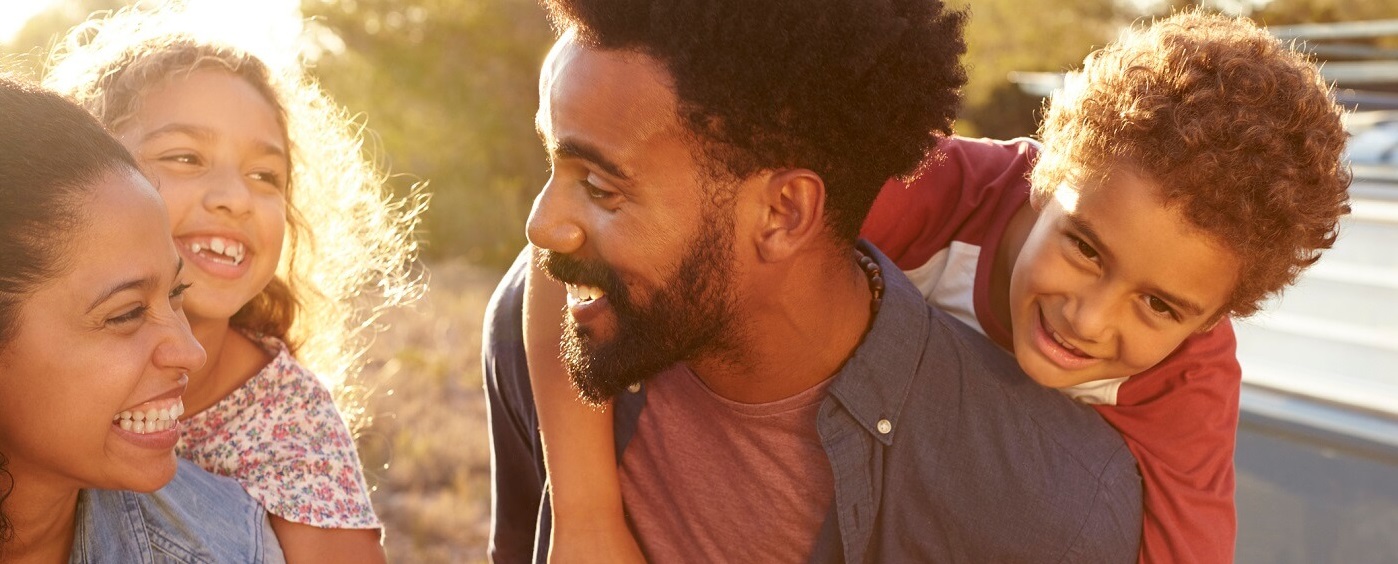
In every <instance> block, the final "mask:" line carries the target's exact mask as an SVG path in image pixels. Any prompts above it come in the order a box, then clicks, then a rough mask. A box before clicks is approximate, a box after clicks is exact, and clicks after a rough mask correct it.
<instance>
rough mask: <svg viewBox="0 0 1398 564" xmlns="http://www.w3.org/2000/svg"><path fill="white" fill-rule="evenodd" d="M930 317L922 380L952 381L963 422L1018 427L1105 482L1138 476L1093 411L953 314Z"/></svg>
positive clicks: (1117, 438)
mask: <svg viewBox="0 0 1398 564" xmlns="http://www.w3.org/2000/svg"><path fill="white" fill-rule="evenodd" d="M927 315H928V318H929V321H930V323H929V326H930V330H929V332H928V337H927V341H928V342H927V348H926V350H925V352H924V355H923V357H924V366H925V369H924V370H923V371H922V372H923V373H922V374H919V376H920V377H922V378H952V379H954V380H955V382H956V387H957V389H958V390H959V391H960V393H959V397H958V401H959V402H961V404H960V408H961V409H960V410H959V412H960V416H961V417H962V418H964V419H965V420H967V421H973V422H977V423H979V424H984V425H986V426H989V427H996V428H1000V427H1001V426H1002V425H1003V424H1004V423H1006V422H1011V421H1013V422H1018V424H1019V425H1022V427H1019V428H1016V429H1014V432H1015V433H1020V434H1023V435H1025V436H1030V437H1034V438H1037V439H1042V442H1041V444H1043V445H1045V446H1046V447H1047V448H1051V449H1053V450H1055V451H1058V452H1060V453H1061V454H1062V455H1064V456H1067V457H1069V458H1070V459H1072V460H1075V461H1077V462H1078V463H1079V464H1081V465H1082V466H1083V467H1084V468H1085V469H1088V470H1089V473H1090V474H1092V475H1094V476H1096V477H1098V478H1100V479H1102V480H1114V479H1117V478H1118V477H1119V476H1121V475H1123V474H1127V473H1130V474H1134V466H1135V462H1134V459H1133V458H1130V456H1129V452H1127V450H1126V443H1125V442H1124V441H1123V440H1122V438H1121V435H1120V434H1119V433H1117V432H1116V431H1115V430H1114V429H1112V427H1111V426H1110V425H1108V424H1107V423H1106V422H1105V421H1103V420H1102V418H1101V417H1100V416H1099V415H1098V414H1097V413H1096V412H1095V411H1093V410H1092V409H1091V408H1090V407H1088V406H1086V405H1083V404H1080V403H1078V402H1075V401H1073V400H1072V399H1070V398H1068V397H1067V396H1065V395H1063V394H1062V393H1061V392H1059V391H1057V390H1054V389H1051V388H1047V387H1044V386H1042V385H1039V384H1038V383H1037V382H1035V381H1034V380H1033V379H1031V378H1029V376H1027V375H1026V374H1024V372H1023V370H1021V369H1020V367H1019V364H1018V362H1017V361H1016V360H1015V358H1014V356H1013V355H1012V354H1010V353H1009V352H1007V351H1005V350H1003V349H1001V348H999V347H998V346H997V345H995V344H994V343H993V342H991V341H990V340H989V339H988V338H986V337H985V336H984V335H982V334H980V333H978V332H976V331H975V330H974V329H972V328H971V327H969V326H967V325H966V324H964V323H962V322H961V321H960V320H957V319H956V318H954V317H952V316H951V315H950V314H947V313H946V312H943V311H941V310H940V309H938V308H936V307H935V306H930V305H929V306H927ZM1123 453H1127V454H1128V456H1126V457H1124V458H1123V457H1122V454H1123ZM1128 470H1129V472H1127V471H1128Z"/></svg>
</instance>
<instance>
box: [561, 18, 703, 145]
mask: <svg viewBox="0 0 1398 564" xmlns="http://www.w3.org/2000/svg"><path fill="white" fill-rule="evenodd" d="M676 105H677V104H676V97H675V94H674V91H673V90H672V87H671V81H670V78H669V74H668V73H667V72H666V71H665V70H664V68H663V67H662V66H661V65H660V64H659V62H657V61H655V60H654V59H652V58H650V57H649V56H646V55H643V54H640V53H636V52H632V51H624V50H606V49H596V48H592V47H588V46H585V45H583V44H581V43H578V42H577V41H576V40H574V38H573V36H572V33H571V32H570V33H565V34H564V35H563V36H562V37H561V38H559V40H558V42H557V43H556V44H555V45H554V48H553V50H551V51H550V52H549V56H548V58H547V59H546V60H545V61H544V65H543V68H542V69H541V71H540V75H539V112H538V114H537V115H536V118H535V119H536V126H537V127H538V128H539V132H540V134H541V135H542V136H543V137H544V140H545V142H546V143H547V144H550V145H552V144H553V143H555V142H556V141H557V137H560V136H563V135H565V134H567V133H569V132H572V133H581V134H586V135H589V136H592V135H604V136H606V137H610V138H612V139H613V140H617V141H620V140H622V139H626V140H628V141H639V140H642V139H648V138H650V137H652V136H655V135H659V134H667V135H673V134H675V133H677V130H676V129H675V128H676V125H677V124H678V120H677V113H676Z"/></svg>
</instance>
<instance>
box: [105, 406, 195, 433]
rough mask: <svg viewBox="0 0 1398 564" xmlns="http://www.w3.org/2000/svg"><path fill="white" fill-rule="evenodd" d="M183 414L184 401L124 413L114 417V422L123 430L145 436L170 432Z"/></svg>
mask: <svg viewBox="0 0 1398 564" xmlns="http://www.w3.org/2000/svg"><path fill="white" fill-rule="evenodd" d="M183 414H184V401H183V400H176V401H175V403H172V404H167V405H165V406H163V407H159V408H156V407H150V408H147V409H137V410H129V411H123V412H121V413H118V414H116V415H115V416H113V417H112V421H113V422H114V423H116V424H117V425H119V426H120V427H121V428H122V429H123V430H126V431H131V432H132V433H137V434H142V435H143V434H146V433H158V432H160V431H165V430H169V429H170V428H172V427H174V426H175V422H176V421H177V420H178V419H179V418H180V416H181V415H183Z"/></svg>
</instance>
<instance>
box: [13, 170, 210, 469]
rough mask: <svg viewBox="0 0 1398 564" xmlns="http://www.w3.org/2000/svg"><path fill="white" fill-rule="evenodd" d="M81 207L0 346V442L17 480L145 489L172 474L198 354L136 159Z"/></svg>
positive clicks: (164, 234) (180, 279) (160, 209)
mask: <svg viewBox="0 0 1398 564" xmlns="http://www.w3.org/2000/svg"><path fill="white" fill-rule="evenodd" d="M79 211H80V216H79V217H80V220H81V221H80V224H81V227H79V228H78V230H77V231H76V232H74V233H72V234H71V235H70V238H69V240H68V242H67V244H66V245H63V246H61V247H60V248H59V250H57V251H56V252H59V253H62V255H63V256H60V257H56V258H57V262H56V264H58V265H59V267H60V272H59V274H58V275H57V276H56V277H54V278H52V279H50V280H48V281H47V282H45V283H43V284H41V285H40V286H39V287H38V288H37V289H36V290H35V291H34V293H33V294H31V295H30V296H29V297H28V298H27V299H25V301H24V303H23V304H22V305H21V306H20V308H19V313H18V317H17V322H18V327H17V330H16V332H15V335H14V338H13V339H12V340H11V341H10V342H8V343H4V344H3V348H0V453H3V454H4V455H5V457H7V458H8V459H9V470H10V472H11V473H12V474H13V475H14V476H15V480H16V483H17V484H18V486H17V487H22V488H41V487H58V488H69V487H78V488H82V487H99V488H104V489H128V490H136V491H152V490H155V489H157V488H159V487H161V486H162V485H164V484H165V483H166V482H168V481H169V480H170V478H171V477H173V476H174V472H175V456H174V451H173V449H174V446H175V441H176V440H177V439H178V431H177V429H176V428H175V427H173V426H172V424H173V421H172V419H173V418H174V417H176V416H177V415H178V413H180V412H181V411H182V410H183V406H182V404H181V402H180V397H181V395H182V394H183V393H184V388H185V383H186V381H187V379H188V378H187V376H186V373H188V372H190V371H193V370H196V369H198V368H199V367H201V366H202V365H203V364H204V349H202V348H200V346H199V343H198V342H196V341H195V340H194V337H193V335H191V334H190V332H189V322H188V321H187V320H186V319H185V316H184V314H183V313H182V312H181V310H180V306H181V293H182V292H183V289H184V287H185V286H184V276H183V274H182V272H181V265H180V263H181V259H180V256H179V255H178V254H177V253H176V252H175V248H174V245H173V244H172V243H171V239H170V228H169V224H168V223H167V222H166V221H165V207H164V205H163V204H162V203H161V201H160V197H159V195H157V194H156V193H155V190H154V189H153V188H151V186H150V184H149V183H148V182H147V181H146V179H145V178H143V177H141V175H139V174H137V173H136V172H135V171H133V170H130V169H124V170H118V171H115V172H112V173H109V174H107V175H106V177H105V178H103V179H102V180H100V181H98V182H97V183H96V185H95V186H94V187H93V189H92V191H91V197H90V199H89V200H88V201H87V202H85V203H84V204H83V205H82V207H81V209H80V210H79ZM184 270H186V271H187V270H188V267H185V268H184ZM137 413H139V414H140V416H139V417H137V416H136V414H137ZM137 419H139V420H140V425H136V420H137Z"/></svg>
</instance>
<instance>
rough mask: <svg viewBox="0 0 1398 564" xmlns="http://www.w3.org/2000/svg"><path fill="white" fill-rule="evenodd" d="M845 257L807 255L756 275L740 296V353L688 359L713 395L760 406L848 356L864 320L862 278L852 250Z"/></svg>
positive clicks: (867, 297)
mask: <svg viewBox="0 0 1398 564" xmlns="http://www.w3.org/2000/svg"><path fill="white" fill-rule="evenodd" d="M840 254H841V255H842V256H843V257H844V258H839V259H835V258H830V257H829V253H825V254H820V253H816V252H808V253H805V254H803V255H801V256H798V257H795V258H793V259H792V260H791V261H788V263H783V264H779V265H770V264H768V265H760V266H759V269H760V270H761V271H760V272H759V273H757V275H756V276H754V277H753V278H752V279H751V281H750V283H749V284H748V285H747V286H746V287H741V288H739V289H738V291H739V292H740V293H744V292H745V295H743V296H742V297H740V299H739V303H740V304H742V308H743V311H744V315H743V317H742V322H743V325H742V330H743V333H742V337H741V339H740V341H741V343H740V344H741V345H742V348H741V349H740V350H735V351H729V352H728V353H727V354H716V355H708V356H706V357H705V358H700V359H694V360H691V361H690V367H691V368H693V369H694V372H695V374H698V375H699V377H700V379H702V380H703V381H704V383H705V384H706V385H707V386H708V387H709V389H711V390H713V391H714V392H715V393H717V394H718V395H720V396H723V397H724V398H727V399H730V400H732V401H736V402H741V403H767V402H772V401H777V400H780V399H784V398H787V397H791V396H793V395H796V394H798V393H800V392H802V391H805V390H807V389H810V388H811V387H812V386H815V385H816V384H819V383H821V382H823V381H825V380H826V379H828V378H830V377H831V376H834V375H835V373H836V372H839V370H840V368H841V367H843V366H844V364H845V361H847V360H849V358H850V356H852V355H853V354H854V351H855V349H856V348H858V346H859V343H860V342H861V340H862V339H863V338H864V333H865V332H866V331H867V330H868V328H869V323H870V321H871V315H872V314H871V313H870V303H871V302H872V300H873V293H872V291H871V290H870V289H869V277H868V276H867V275H866V274H865V272H864V270H863V269H862V268H861V267H860V266H859V263H858V262H857V261H856V255H855V254H854V253H853V252H843V253H840Z"/></svg>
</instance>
